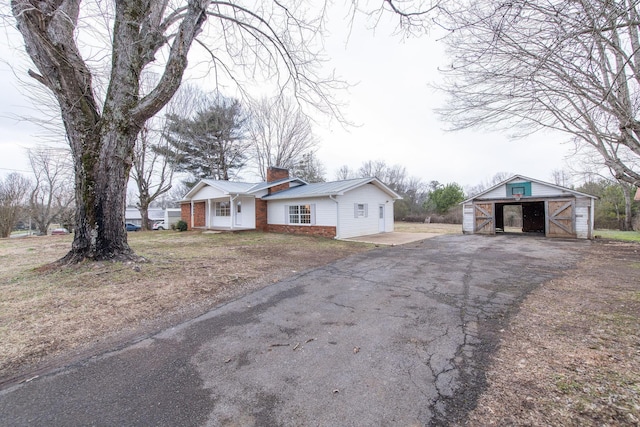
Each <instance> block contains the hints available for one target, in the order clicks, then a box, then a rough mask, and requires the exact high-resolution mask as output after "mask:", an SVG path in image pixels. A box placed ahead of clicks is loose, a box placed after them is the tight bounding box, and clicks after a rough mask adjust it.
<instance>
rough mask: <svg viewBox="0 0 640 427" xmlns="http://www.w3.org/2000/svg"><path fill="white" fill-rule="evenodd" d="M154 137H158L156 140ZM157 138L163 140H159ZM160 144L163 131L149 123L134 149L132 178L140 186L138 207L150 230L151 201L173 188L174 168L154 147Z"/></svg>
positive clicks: (143, 223) (140, 134)
mask: <svg viewBox="0 0 640 427" xmlns="http://www.w3.org/2000/svg"><path fill="white" fill-rule="evenodd" d="M154 139H156V141H155V142H154V141H153V140H154ZM157 139H160V140H161V141H157ZM165 143H166V141H165ZM160 144H162V131H154V130H153V129H150V127H149V125H148V124H147V125H145V126H144V127H143V128H142V130H141V131H140V133H139V134H138V139H137V141H136V146H135V148H134V150H133V167H132V168H131V178H132V179H133V180H134V181H135V183H136V186H137V187H138V202H137V203H136V207H137V208H138V210H139V211H140V217H141V218H142V229H143V230H149V206H150V205H151V203H153V201H154V200H156V199H157V198H158V197H160V196H161V195H163V194H164V193H166V192H167V191H169V190H171V179H172V178H173V169H172V168H171V166H170V164H169V161H168V160H167V158H166V157H164V156H162V155H161V154H160V153H159V152H158V150H157V149H154V148H155V147H158V146H160Z"/></svg>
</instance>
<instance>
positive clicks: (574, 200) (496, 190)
mask: <svg viewBox="0 0 640 427" xmlns="http://www.w3.org/2000/svg"><path fill="white" fill-rule="evenodd" d="M596 199H597V197H595V196H592V195H590V194H585V193H581V192H579V191H575V190H572V189H570V188H565V187H561V186H559V185H555V184H551V183H548V182H543V181H539V180H537V179H533V178H527V177H526V176H522V175H514V176H512V177H511V178H509V179H507V180H505V181H503V182H501V183H499V184H497V185H495V186H494V187H491V188H489V189H488V190H486V191H483V192H482V193H480V194H476V195H475V196H473V197H471V198H469V199H467V200H465V201H463V202H462V203H461V205H462V210H463V212H462V215H463V218H462V232H463V233H466V234H495V233H496V232H500V231H504V207H505V206H511V205H519V206H521V207H522V231H523V232H535V233H540V234H544V235H545V236H546V237H572V238H578V239H591V238H593V213H594V204H595V200H596Z"/></svg>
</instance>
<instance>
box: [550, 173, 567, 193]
mask: <svg viewBox="0 0 640 427" xmlns="http://www.w3.org/2000/svg"><path fill="white" fill-rule="evenodd" d="M551 179H552V180H553V183H554V184H555V185H559V186H561V187H567V188H568V187H570V186H571V174H570V173H569V172H567V171H566V170H564V169H554V170H552V171H551Z"/></svg>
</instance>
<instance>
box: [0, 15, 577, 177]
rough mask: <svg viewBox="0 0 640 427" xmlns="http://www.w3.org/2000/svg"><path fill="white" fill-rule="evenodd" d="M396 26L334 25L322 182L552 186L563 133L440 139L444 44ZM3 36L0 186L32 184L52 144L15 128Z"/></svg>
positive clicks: (21, 102)
mask: <svg viewBox="0 0 640 427" xmlns="http://www.w3.org/2000/svg"><path fill="white" fill-rule="evenodd" d="M394 25H395V23H392V22H390V21H387V22H381V23H380V24H379V25H378V27H377V28H376V30H375V31H374V30H372V29H369V28H367V25H366V24H365V23H364V22H361V21H357V22H355V23H354V25H353V27H352V28H351V30H349V25H348V23H347V22H346V20H345V19H344V13H342V12H334V13H332V15H331V19H330V20H329V25H328V27H329V30H330V32H331V34H330V36H329V37H328V38H326V39H325V43H326V44H325V47H326V55H327V57H328V58H329V61H328V62H327V63H326V64H325V67H326V69H327V71H330V70H335V71H336V73H337V74H338V75H339V76H340V77H341V78H343V79H345V80H347V81H348V82H349V83H351V84H352V85H353V86H352V87H351V88H350V89H349V90H348V92H343V93H340V94H339V98H340V99H342V100H344V101H345V102H346V103H347V106H346V107H345V108H344V109H343V113H344V115H345V116H346V117H347V119H348V120H350V121H351V122H353V123H355V124H356V126H353V127H349V128H348V129H345V128H344V127H343V126H342V125H340V124H339V123H337V122H336V121H335V120H334V121H333V122H331V123H329V122H328V121H327V120H326V118H322V117H320V118H319V120H317V123H316V124H315V125H314V133H315V135H316V137H317V139H318V141H319V146H318V151H317V153H316V156H317V158H318V159H319V160H320V161H321V162H322V163H323V164H324V166H325V168H326V178H327V180H333V179H335V174H336V171H337V169H338V168H340V167H341V166H342V165H347V166H349V167H350V168H351V169H357V168H358V167H360V165H361V164H362V163H363V162H365V161H368V160H384V161H385V162H386V163H387V164H388V165H390V166H391V165H396V164H399V165H401V166H404V167H405V168H406V171H407V174H408V175H409V176H412V177H418V178H420V179H422V180H423V181H424V182H425V183H428V182H430V181H438V182H440V183H450V182H456V183H458V184H460V185H462V186H463V187H469V186H475V185H477V184H479V183H482V182H486V181H488V180H490V179H491V178H492V177H493V176H494V175H495V174H496V173H499V172H509V173H514V174H521V175H525V176H528V177H531V178H536V179H540V180H543V181H551V180H552V177H551V173H552V171H553V170H557V169H566V162H565V158H567V157H568V156H569V155H570V154H571V148H572V146H571V144H567V143H564V142H565V141H567V139H568V138H567V136H566V135H563V134H561V133H552V132H540V133H537V134H534V135H531V136H529V137H527V138H525V139H518V140H510V139H509V137H508V135H506V134H505V133H504V132H503V133H498V132H485V131H480V130H465V131H460V132H447V131H445V130H444V129H445V128H446V126H447V125H446V123H444V122H442V121H440V120H439V118H438V116H437V115H436V113H435V112H434V109H436V108H438V107H440V106H443V105H444V103H445V102H446V99H445V97H444V96H443V94H441V93H439V92H437V91H435V90H434V89H432V87H431V86H430V84H434V83H438V81H439V80H440V78H441V75H440V74H439V72H438V67H439V66H440V67H443V66H444V65H445V64H446V62H447V58H446V55H445V54H444V48H443V46H442V42H439V41H437V35H435V34H431V35H430V36H423V37H421V38H411V39H408V40H403V39H402V38H400V37H399V36H394V35H393V34H392V33H393V29H394ZM4 31H5V32H7V31H9V30H7V29H6V28H5V29H4ZM4 34H8V36H4ZM4 34H3V36H4V38H5V39H6V40H5V42H4V43H2V42H1V41H0V55H1V57H2V58H5V59H6V62H0V79H1V80H0V81H1V82H2V96H0V130H1V131H0V176H2V175H5V174H7V173H10V172H11V171H19V172H24V173H25V174H28V171H29V165H28V160H27V155H26V148H33V147H35V146H37V145H39V144H42V143H45V142H46V143H49V144H50V142H49V141H47V140H44V139H43V138H42V135H43V133H46V132H43V130H42V129H41V128H39V127H38V126H37V125H35V124H33V123H30V122H29V121H24V120H17V119H16V117H17V116H20V115H29V114H33V104H32V101H31V100H30V99H29V98H28V97H26V96H25V95H24V94H23V93H21V90H22V91H23V90H24V89H19V87H20V85H19V82H18V79H17V77H16V76H15V74H14V70H15V69H17V68H18V67H15V66H16V65H18V66H19V65H20V62H19V55H17V54H16V51H15V50H14V49H13V48H12V47H10V46H9V45H14V46H16V45H18V46H19V43H17V42H16V39H14V38H13V35H12V34H11V33H10V32H9V33H4ZM9 41H10V43H9ZM22 64H24V63H22ZM23 80H27V81H28V78H23ZM33 84H34V85H35V82H34V83H33ZM30 112H31V113H30ZM60 144H63V142H62V141H61V142H60ZM247 175H249V176H250V175H251V174H250V173H249V174H247ZM243 176H244V175H243Z"/></svg>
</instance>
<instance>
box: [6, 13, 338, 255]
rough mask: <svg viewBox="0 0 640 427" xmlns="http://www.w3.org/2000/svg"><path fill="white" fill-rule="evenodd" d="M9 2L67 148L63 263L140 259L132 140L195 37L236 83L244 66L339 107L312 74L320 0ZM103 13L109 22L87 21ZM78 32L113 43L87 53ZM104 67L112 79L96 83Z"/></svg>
mask: <svg viewBox="0 0 640 427" xmlns="http://www.w3.org/2000/svg"><path fill="white" fill-rule="evenodd" d="M81 5H82V6H83V7H81ZM91 7H94V8H96V9H97V10H88V9H89V8H91ZM11 9H12V13H13V16H14V18H15V20H16V23H17V28H18V30H19V31H20V33H21V34H22V37H23V39H24V43H25V49H26V51H27V53H28V55H29V56H30V58H31V60H32V61H33V63H34V65H35V67H36V69H37V71H36V70H30V71H29V75H30V76H31V77H33V78H34V79H35V80H36V81H37V82H39V83H41V84H42V85H44V86H45V87H46V88H47V89H48V90H49V91H51V93H52V94H53V95H54V97H55V99H56V101H57V103H58V106H59V108H60V113H61V117H62V121H63V123H64V127H65V130H66V134H67V139H68V141H69V144H70V147H71V152H72V157H73V162H74V172H75V198H76V215H75V222H76V230H75V236H74V241H73V245H72V249H71V251H70V252H69V254H68V255H67V256H66V257H65V258H64V259H63V260H62V261H63V262H78V261H81V260H84V259H87V258H88V259H123V260H126V259H138V257H136V256H135V255H134V254H133V251H132V250H131V248H130V247H129V245H128V243H127V236H126V232H125V230H124V227H123V224H124V211H125V209H124V207H125V195H126V185H127V181H128V177H129V172H130V169H131V166H132V164H133V153H134V147H135V141H136V139H137V136H138V133H139V132H140V130H141V129H142V127H143V126H144V123H145V122H146V121H147V120H148V119H149V118H150V117H152V116H154V115H155V114H156V113H158V112H159V111H160V110H161V109H162V108H163V107H164V106H165V105H166V104H167V102H168V101H169V100H170V99H171V97H172V96H173V94H174V93H175V92H176V90H177V89H178V87H179V85H180V82H181V80H182V77H183V74H184V72H185V69H186V68H187V56H188V55H189V53H190V52H191V51H192V45H193V44H194V42H196V38H197V37H201V38H200V39H198V40H197V43H198V48H199V49H201V51H202V52H204V53H207V54H208V55H209V59H210V64H211V69H212V70H214V72H215V73H216V76H217V77H222V75H223V74H226V75H227V76H228V78H229V79H230V81H233V82H236V83H241V76H242V75H247V76H248V77H249V78H253V77H254V76H260V77H264V78H265V80H267V81H270V82H272V84H274V85H276V86H279V87H280V89H281V91H282V92H283V93H284V92H286V91H289V92H292V93H293V94H294V95H295V96H296V97H297V98H298V99H300V100H302V101H304V102H309V103H311V104H313V105H315V106H317V107H318V108H320V109H322V110H324V111H328V112H330V113H333V114H336V115H339V111H337V108H336V106H335V104H334V103H333V102H332V101H331V98H330V96H329V90H330V89H333V88H335V87H336V86H340V82H338V81H337V80H336V79H334V78H331V77H329V78H324V77H321V76H319V75H318V74H317V73H316V72H317V70H318V69H319V67H317V65H318V61H319V56H318V55H317V51H316V50H314V47H315V46H319V44H318V43H316V40H317V38H318V37H319V35H321V33H322V25H323V15H322V13H323V11H324V5H322V6H321V8H320V9H319V10H320V12H317V11H316V15H315V16H313V15H311V14H310V13H308V10H309V9H308V8H307V7H304V8H303V7H297V6H296V5H295V4H294V5H290V6H288V5H285V4H282V3H280V2H270V1H263V2H262V1H261V2H258V3H250V4H249V5H248V6H244V5H242V4H239V3H238V2H221V1H220V2H218V1H210V0H189V1H183V2H179V1H177V2H169V1H168V0H160V1H153V2H151V1H144V0H130V1H116V2H113V3H106V4H103V3H100V2H98V4H92V3H89V4H86V3H82V2H81V1H80V0H43V1H34V0H12V1H11ZM81 9H82V12H83V13H81ZM81 16H82V19H85V20H87V21H86V22H83V23H81V22H80V17H81ZM104 23H108V25H109V26H111V28H110V29H106V28H105V31H103V32H102V33H100V31H99V30H95V29H94V28H95V27H99V26H101V25H103V24H104ZM205 24H207V27H206V31H205ZM84 31H92V32H94V33H98V34H102V38H101V40H103V39H104V36H105V34H108V35H109V36H110V37H109V39H110V40H111V45H110V46H105V50H106V52H108V53H107V54H106V55H96V54H95V51H93V50H92V49H88V50H87V51H86V52H85V55H83V53H82V51H81V49H80V46H81V44H80V43H79V42H78V41H79V39H81V38H82V37H83V36H84V34H85V33H84ZM92 35H93V34H90V35H89V36H92ZM101 57H103V58H104V59H105V61H104V62H102V63H98V58H101ZM106 64H108V65H106ZM151 67H153V68H154V69H155V70H161V77H160V79H159V81H158V84H157V85H155V86H154V87H153V88H152V89H150V90H149V91H143V88H142V87H141V78H142V77H143V75H144V71H145V70H147V69H149V68H151ZM104 69H108V70H109V71H108V72H107V78H106V79H105V80H104V82H105V83H106V82H108V84H105V85H104V86H101V85H100V80H101V79H100V70H104ZM244 71H248V73H247V74H243V72H244ZM240 87H241V86H240Z"/></svg>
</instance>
